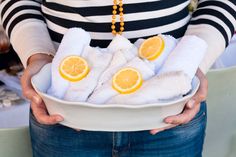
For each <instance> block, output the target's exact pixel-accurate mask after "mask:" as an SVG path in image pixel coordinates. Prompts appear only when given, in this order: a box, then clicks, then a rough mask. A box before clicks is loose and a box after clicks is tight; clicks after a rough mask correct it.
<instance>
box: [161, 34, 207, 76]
mask: <svg viewBox="0 0 236 157" xmlns="http://www.w3.org/2000/svg"><path fill="white" fill-rule="evenodd" d="M206 49H207V43H206V42H205V41H204V40H202V39H200V38H199V37H197V36H183V37H182V39H181V40H180V41H179V43H178V44H177V46H176V47H175V49H174V50H173V51H172V52H171V54H170V55H169V56H168V58H167V60H166V62H165V63H164V65H163V66H162V68H161V70H160V72H159V74H163V73H166V72H171V71H182V72H184V73H185V74H186V75H188V77H189V78H191V79H192V78H193V77H194V75H195V73H196V71H197V69H198V66H199V65H200V63H201V61H202V59H203V57H204V55H205V52H206Z"/></svg>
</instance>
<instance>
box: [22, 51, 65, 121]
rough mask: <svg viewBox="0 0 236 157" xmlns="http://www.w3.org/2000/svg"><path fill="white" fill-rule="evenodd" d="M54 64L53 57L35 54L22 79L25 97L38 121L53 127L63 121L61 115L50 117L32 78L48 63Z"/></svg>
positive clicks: (29, 61) (30, 59)
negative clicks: (33, 84) (34, 87)
mask: <svg viewBox="0 0 236 157" xmlns="http://www.w3.org/2000/svg"><path fill="white" fill-rule="evenodd" d="M50 62H52V56H49V55H47V54H41V53H39V54H35V55H33V56H31V57H30V58H29V60H28V66H27V68H26V69H25V70H24V73H23V75H22V77H21V86H22V91H23V95H24V96H25V97H26V98H27V99H29V100H30V101H31V109H32V111H33V114H34V116H35V118H36V119H37V121H38V122H39V123H41V124H46V125H52V124H56V123H58V122H61V121H63V117H62V116H60V115H49V114H48V112H47V109H46V106H45V104H44V102H43V100H42V98H41V97H40V96H39V95H38V94H37V93H36V92H35V90H34V89H33V87H32V85H31V78H32V76H33V75H35V74H36V73H38V72H39V70H40V69H41V68H42V67H43V66H44V65H45V64H47V63H50Z"/></svg>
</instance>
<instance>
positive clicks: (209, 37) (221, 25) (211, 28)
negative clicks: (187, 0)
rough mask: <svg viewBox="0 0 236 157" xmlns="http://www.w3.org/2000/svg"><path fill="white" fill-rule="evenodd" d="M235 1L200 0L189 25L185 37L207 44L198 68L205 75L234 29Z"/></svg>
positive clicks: (235, 17)
mask: <svg viewBox="0 0 236 157" xmlns="http://www.w3.org/2000/svg"><path fill="white" fill-rule="evenodd" d="M235 19H236V0H200V1H199V4H198V8H197V10H196V11H195V12H194V13H193V15H192V19H191V21H190V23H189V26H188V28H187V31H186V33H185V34H187V35H197V36H199V37H200V38H202V39H204V40H205V41H206V42H207V43H208V50H207V53H206V56H205V58H204V59H203V61H202V63H201V65H200V68H201V69H202V71H203V72H204V73H206V72H207V71H208V70H209V68H210V67H211V66H212V64H213V63H214V62H215V60H216V59H217V58H218V57H219V56H220V54H221V53H222V52H223V51H224V49H225V47H226V46H227V45H228V43H229V41H230V39H231V37H232V35H233V34H234V32H235V28H236V20H235Z"/></svg>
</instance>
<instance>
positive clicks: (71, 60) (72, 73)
mask: <svg viewBox="0 0 236 157" xmlns="http://www.w3.org/2000/svg"><path fill="white" fill-rule="evenodd" d="M59 72H60V74H61V76H62V77H63V78H64V79H66V80H68V81H71V82H77V81H80V80H81V79H83V78H84V77H86V76H87V74H88V72H89V67H88V63H87V62H86V60H85V59H83V58H82V57H79V56H75V55H73V56H68V57H66V58H64V59H63V61H62V62H61V64H60V67H59Z"/></svg>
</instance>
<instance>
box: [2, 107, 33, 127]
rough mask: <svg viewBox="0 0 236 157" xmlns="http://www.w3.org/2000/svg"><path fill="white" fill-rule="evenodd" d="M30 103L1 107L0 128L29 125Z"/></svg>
mask: <svg viewBox="0 0 236 157" xmlns="http://www.w3.org/2000/svg"><path fill="white" fill-rule="evenodd" d="M29 106H30V105H29V103H28V102H25V103H24V104H20V105H14V106H11V107H5V108H1V109H0V128H16V127H22V126H28V125H29Z"/></svg>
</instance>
